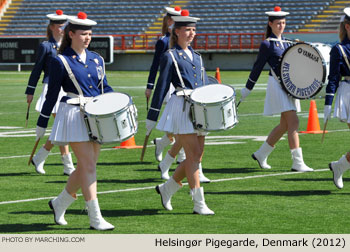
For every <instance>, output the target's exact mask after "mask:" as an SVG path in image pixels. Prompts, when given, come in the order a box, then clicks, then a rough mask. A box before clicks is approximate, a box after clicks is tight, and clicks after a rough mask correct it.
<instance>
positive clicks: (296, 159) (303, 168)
mask: <svg viewBox="0 0 350 252" xmlns="http://www.w3.org/2000/svg"><path fill="white" fill-rule="evenodd" d="M290 152H291V154H292V159H293V165H292V171H298V172H311V171H313V170H314V169H312V168H310V167H309V166H307V165H306V164H305V163H304V159H303V152H302V150H301V148H300V147H299V148H295V149H292V150H290Z"/></svg>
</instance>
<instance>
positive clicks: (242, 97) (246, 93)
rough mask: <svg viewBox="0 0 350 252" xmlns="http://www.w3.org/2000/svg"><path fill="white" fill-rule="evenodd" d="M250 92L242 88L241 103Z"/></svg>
mask: <svg viewBox="0 0 350 252" xmlns="http://www.w3.org/2000/svg"><path fill="white" fill-rule="evenodd" d="M251 91H252V90H249V89H248V88H246V87H244V88H242V89H241V101H244V99H245V98H246V97H247V96H248V95H249V94H250V92H251Z"/></svg>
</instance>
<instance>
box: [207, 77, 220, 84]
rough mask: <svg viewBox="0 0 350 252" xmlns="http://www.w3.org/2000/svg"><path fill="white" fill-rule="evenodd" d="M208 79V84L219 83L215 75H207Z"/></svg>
mask: <svg viewBox="0 0 350 252" xmlns="http://www.w3.org/2000/svg"><path fill="white" fill-rule="evenodd" d="M208 81H209V83H208V84H219V81H218V80H217V79H216V78H215V77H212V76H208Z"/></svg>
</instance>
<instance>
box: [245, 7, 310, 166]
mask: <svg viewBox="0 0 350 252" xmlns="http://www.w3.org/2000/svg"><path fill="white" fill-rule="evenodd" d="M266 14H267V15H268V17H269V19H268V25H267V30H266V40H264V41H263V42H262V43H261V45H260V49H259V54H258V56H257V59H256V62H255V64H254V66H253V69H252V71H251V73H250V75H249V79H248V81H247V83H246V86H245V88H243V89H242V90H241V101H243V100H244V99H245V98H246V97H247V96H248V95H249V94H250V92H251V90H252V89H253V88H254V85H255V83H256V81H257V80H258V78H259V76H260V73H261V71H262V70H263V68H264V66H265V64H266V62H268V64H269V65H270V67H271V70H270V73H269V80H268V85H267V89H266V97H265V106H264V115H266V116H269V115H273V114H281V119H280V123H279V124H278V125H277V126H276V127H275V128H274V129H273V130H272V131H271V132H270V134H269V136H268V137H267V140H266V142H264V143H263V145H262V146H261V147H260V149H259V150H258V151H256V152H254V153H253V154H252V158H253V159H254V160H256V161H257V162H258V164H259V166H260V167H261V168H263V169H270V168H271V166H270V165H268V164H267V158H268V156H269V154H270V153H271V152H272V151H273V149H274V148H275V144H276V143H277V142H278V140H279V139H280V138H281V137H282V136H283V134H284V133H285V132H288V143H289V148H290V151H291V154H292V159H293V164H292V171H299V172H308V171H313V169H312V168H310V167H308V166H307V165H306V164H305V163H304V160H303V155H302V150H301V148H300V147H299V135H298V127H299V119H298V116H297V113H296V112H297V111H300V103H299V100H296V99H294V98H292V97H291V96H288V95H287V93H286V92H285V91H284V90H283V89H282V87H281V85H280V83H279V81H278V76H279V72H278V71H277V68H278V64H279V61H278V60H279V58H280V56H281V55H282V53H283V52H284V50H285V49H286V48H287V47H289V44H288V43H285V42H283V41H282V40H284V38H283V37H282V34H283V31H284V28H285V25H286V16H287V15H288V14H289V13H288V12H284V11H281V8H280V7H278V6H276V7H275V8H274V11H269V12H266Z"/></svg>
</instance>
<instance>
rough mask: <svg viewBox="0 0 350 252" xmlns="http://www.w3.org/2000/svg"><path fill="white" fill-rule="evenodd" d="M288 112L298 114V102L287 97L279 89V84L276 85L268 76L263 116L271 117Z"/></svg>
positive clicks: (284, 92) (272, 78)
mask: <svg viewBox="0 0 350 252" xmlns="http://www.w3.org/2000/svg"><path fill="white" fill-rule="evenodd" d="M290 110H294V111H296V112H300V111H301V109H300V101H299V100H298V99H295V98H293V97H292V96H290V95H287V93H286V91H285V90H284V89H283V88H282V87H281V84H280V83H278V82H277V81H276V80H275V78H274V77H272V76H269V80H268V82H267V89H266V96H265V105H264V115H265V116H271V115H275V114H281V113H282V112H286V111H290Z"/></svg>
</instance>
